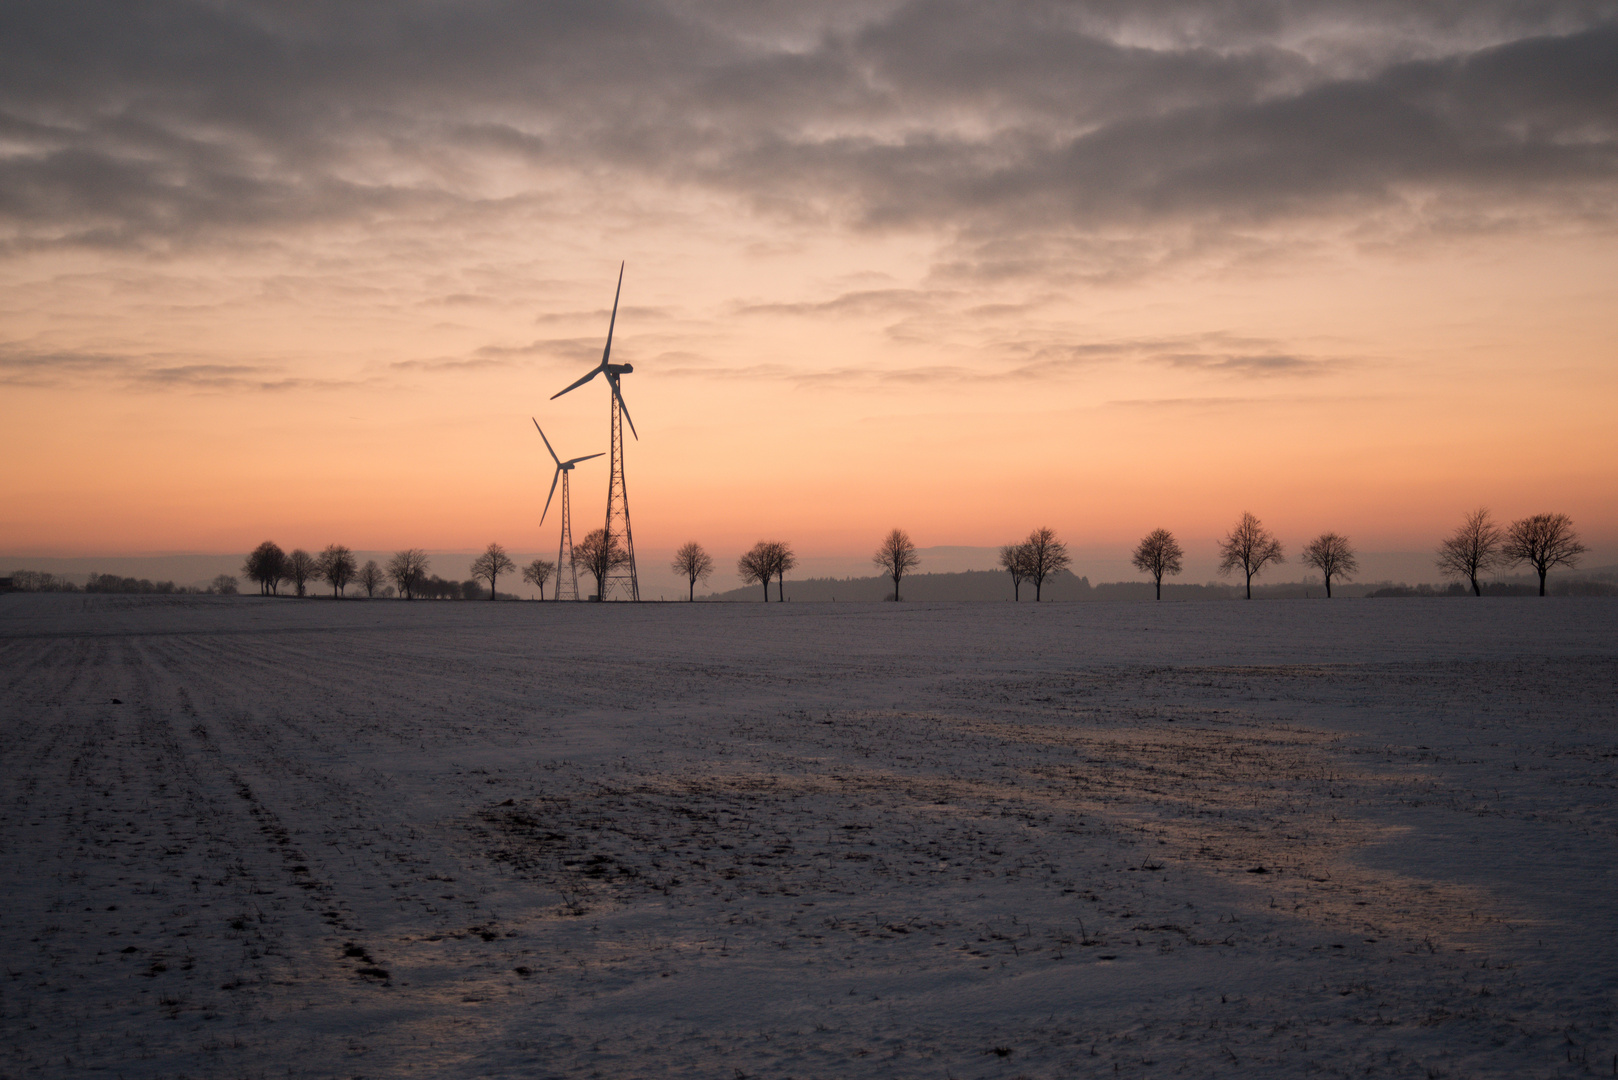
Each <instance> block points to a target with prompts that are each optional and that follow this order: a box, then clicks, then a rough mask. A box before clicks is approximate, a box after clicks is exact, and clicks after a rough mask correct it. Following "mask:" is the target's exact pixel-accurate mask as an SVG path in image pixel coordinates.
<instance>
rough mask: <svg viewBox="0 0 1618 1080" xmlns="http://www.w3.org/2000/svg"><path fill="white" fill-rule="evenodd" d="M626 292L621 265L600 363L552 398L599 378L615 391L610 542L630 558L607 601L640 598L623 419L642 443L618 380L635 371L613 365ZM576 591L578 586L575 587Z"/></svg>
mask: <svg viewBox="0 0 1618 1080" xmlns="http://www.w3.org/2000/svg"><path fill="white" fill-rule="evenodd" d="M623 291H624V265H623V263H619V264H618V290H617V292H614V293H613V294H612V319H611V321H610V322H608V323H607V347H606V348H605V349H602V350H601V363H599V364H597V365H596V366H595V367H593V368H591V369H590V372H589V374H587V375H585V376H584V377H583V378H581V379H579V380H578V381H576V382H574V383H573V384H571V385H570V386H567V387H565V388H564V389H562V390H559V391H557V392H556V393H554V394H552V395H551V400H552V401H555V400H556V399H557V398H559V397H561V396H562V395H563V394H565V393H567V392H568V391H570V390H577V389H578V388H579V387H581V386H583V385H584V384H585V383H587V382H589V381H590V380H591V379H593V378H595V377H596V376H597V375H605V376H606V377H607V385H608V386H609V387H611V388H612V475H611V476H610V477H608V478H607V541H608V543H611V542H613V541H614V540H616V541H617V543H618V547H620V548H621V549H622V550H623V551H624V552H625V553H626V554H627V555H628V556H629V559H628V561H627V562H625V563H624V565H623V566H619V567H614V568H613V569H611V570H609V571H608V573H607V579H606V580H605V581H603V582H602V583H601V599H602V600H608V599H610V598H611V597H612V596H613V594H614V593H618V594H620V595H622V596H623V597H624V598H625V599H627V600H639V599H640V579H639V578H638V577H637V576H636V574H635V535H634V533H633V532H632V531H631V530H630V528H629V489H628V487H626V486H625V484H624V438H623V426H622V423H621V422H620V421H621V420H628V421H629V433H630V434H631V435H633V436H634V437H635V439H636V441H639V440H640V432H638V431H636V430H635V421H634V419H633V418H632V417H631V416H630V415H629V406H628V405H626V404H624V395H623V391H622V390H620V389H619V387H618V378H619V376H621V375H628V374H629V373H630V372H632V371H634V370H635V368H634V366H633V365H631V364H614V363H611V362H610V361H611V358H612V331H613V328H614V327H615V326H617V325H618V297H619V296H620V295H621V294H622V293H623ZM575 588H577V586H576V585H575Z"/></svg>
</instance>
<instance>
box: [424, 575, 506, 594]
mask: <svg viewBox="0 0 1618 1080" xmlns="http://www.w3.org/2000/svg"><path fill="white" fill-rule="evenodd" d="M412 591H413V592H414V594H415V596H416V598H417V599H418V600H487V599H489V590H488V589H486V588H484V587H483V584H482V582H478V581H446V580H445V579H444V578H441V577H439V576H438V575H437V574H434V575H432V576H431V577H426V578H422V579H421V580H420V581H418V582H416V584H415V586H414V587H413V589H412ZM499 599H501V600H519V599H521V597H518V596H508V595H506V594H505V593H501V594H500V595H499Z"/></svg>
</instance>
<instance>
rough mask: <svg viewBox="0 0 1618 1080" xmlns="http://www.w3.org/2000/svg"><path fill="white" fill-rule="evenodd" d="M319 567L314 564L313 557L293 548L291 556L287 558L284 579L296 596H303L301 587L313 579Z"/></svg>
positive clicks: (300, 549)
mask: <svg viewBox="0 0 1618 1080" xmlns="http://www.w3.org/2000/svg"><path fill="white" fill-rule="evenodd" d="M318 570H319V567H318V566H317V565H316V564H315V557H314V556H313V555H311V554H309V553H308V552H307V551H305V550H303V548H293V549H292V554H290V555H288V556H287V565H286V579H287V580H288V581H290V582H292V585H293V587H294V588H295V589H297V590H298V595H299V596H302V595H303V587H304V586H305V585H307V584H308V583H309V579H310V578H312V577H314V576H315V574H316V573H317V572H318Z"/></svg>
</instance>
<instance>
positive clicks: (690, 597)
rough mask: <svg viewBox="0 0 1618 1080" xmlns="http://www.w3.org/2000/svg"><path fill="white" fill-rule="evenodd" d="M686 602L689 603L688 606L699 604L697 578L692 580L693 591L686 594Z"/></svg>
mask: <svg viewBox="0 0 1618 1080" xmlns="http://www.w3.org/2000/svg"><path fill="white" fill-rule="evenodd" d="M685 600H686V603H688V604H694V603H696V602H697V579H696V578H692V579H691V591H690V592H688V593H686V595H685Z"/></svg>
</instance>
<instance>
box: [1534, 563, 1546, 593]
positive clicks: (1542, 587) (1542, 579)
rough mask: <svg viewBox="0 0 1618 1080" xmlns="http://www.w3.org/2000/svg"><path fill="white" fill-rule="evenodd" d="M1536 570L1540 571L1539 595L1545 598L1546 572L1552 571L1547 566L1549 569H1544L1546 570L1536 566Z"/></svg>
mask: <svg viewBox="0 0 1618 1080" xmlns="http://www.w3.org/2000/svg"><path fill="white" fill-rule="evenodd" d="M1534 569H1536V570H1539V595H1541V596H1544V595H1545V573H1546V571H1548V570H1550V567H1548V566H1547V567H1544V568H1540V567H1537V566H1536V567H1535V568H1534Z"/></svg>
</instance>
